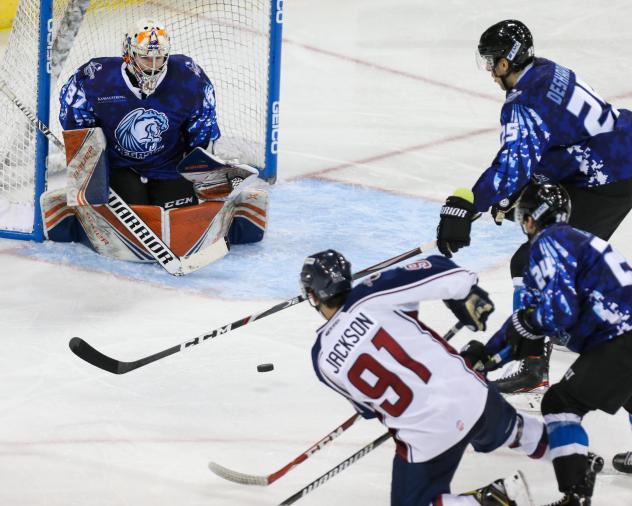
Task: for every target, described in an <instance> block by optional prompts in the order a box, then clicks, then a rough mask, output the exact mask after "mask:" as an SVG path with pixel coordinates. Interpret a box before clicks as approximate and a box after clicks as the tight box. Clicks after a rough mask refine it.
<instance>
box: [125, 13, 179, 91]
mask: <svg viewBox="0 0 632 506" xmlns="http://www.w3.org/2000/svg"><path fill="white" fill-rule="evenodd" d="M169 50H170V41H169V34H168V32H167V29H166V28H165V25H164V24H163V23H161V22H159V21H155V20H153V19H143V20H141V21H139V22H137V23H136V24H135V25H134V27H133V28H132V29H131V30H130V31H128V32H127V33H126V34H125V39H124V41H123V60H124V61H125V63H127V68H128V69H129V70H130V71H131V72H132V74H133V75H134V76H135V77H136V79H138V84H139V85H140V89H141V91H142V92H143V93H145V94H146V95H151V94H152V93H153V92H154V91H155V90H156V86H157V85H158V80H159V79H160V76H161V75H162V74H163V73H164V72H166V70H167V61H168V60H169Z"/></svg>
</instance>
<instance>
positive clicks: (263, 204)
mask: <svg viewBox="0 0 632 506" xmlns="http://www.w3.org/2000/svg"><path fill="white" fill-rule="evenodd" d="M267 223H268V192H266V191H265V190H245V191H243V192H242V193H240V194H239V196H238V197H237V201H236V205H235V213H234V215H233V222H232V224H231V226H230V229H229V231H228V242H229V243H230V244H248V243H253V242H259V241H261V240H262V239H263V236H264V234H265V231H266V227H267Z"/></svg>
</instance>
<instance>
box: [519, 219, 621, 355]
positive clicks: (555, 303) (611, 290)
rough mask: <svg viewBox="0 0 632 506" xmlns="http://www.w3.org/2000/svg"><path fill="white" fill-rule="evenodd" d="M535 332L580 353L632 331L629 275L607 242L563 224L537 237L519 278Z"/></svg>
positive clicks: (524, 301)
mask: <svg viewBox="0 0 632 506" xmlns="http://www.w3.org/2000/svg"><path fill="white" fill-rule="evenodd" d="M523 280H524V283H525V287H526V292H525V293H524V295H523V306H524V307H526V308H532V309H533V312H532V313H531V314H530V315H529V316H530V321H531V323H532V325H533V326H534V328H535V330H536V331H538V332H540V333H542V334H545V335H549V336H552V337H553V338H554V339H556V340H558V341H559V342H560V344H563V345H564V346H566V347H567V348H569V349H570V350H573V351H576V352H578V353H581V352H582V351H584V350H587V349H590V348H592V347H594V346H596V345H598V344H600V343H602V342H604V341H608V340H609V339H612V338H614V337H617V336H619V335H621V334H623V333H625V332H629V331H630V330H632V269H631V268H630V265H629V264H628V263H627V262H626V260H625V258H623V256H622V255H621V254H619V253H618V252H617V251H615V250H613V249H612V246H610V245H609V244H608V243H607V242H606V241H604V240H602V239H600V238H598V237H596V236H594V235H592V234H589V233H588V232H583V231H581V230H578V229H576V228H573V227H571V226H570V225H566V224H557V225H552V226H550V227H547V228H546V229H544V230H543V231H542V232H541V233H540V234H539V235H538V236H536V238H535V240H534V242H533V244H532V245H531V249H530V251H529V265H528V268H527V269H526V272H525V276H524V278H523Z"/></svg>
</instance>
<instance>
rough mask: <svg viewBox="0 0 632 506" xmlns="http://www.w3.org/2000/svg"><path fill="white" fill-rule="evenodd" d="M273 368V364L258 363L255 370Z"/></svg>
mask: <svg viewBox="0 0 632 506" xmlns="http://www.w3.org/2000/svg"><path fill="white" fill-rule="evenodd" d="M273 369H274V364H259V365H258V366H257V371H259V372H269V371H272V370H273Z"/></svg>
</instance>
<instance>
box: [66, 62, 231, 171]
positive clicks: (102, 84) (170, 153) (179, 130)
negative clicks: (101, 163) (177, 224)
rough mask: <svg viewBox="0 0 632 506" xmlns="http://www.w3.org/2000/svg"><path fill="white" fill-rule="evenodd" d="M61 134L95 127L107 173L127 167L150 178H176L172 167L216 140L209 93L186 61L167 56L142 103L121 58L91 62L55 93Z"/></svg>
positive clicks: (209, 85) (200, 72)
mask: <svg viewBox="0 0 632 506" xmlns="http://www.w3.org/2000/svg"><path fill="white" fill-rule="evenodd" d="M59 99H60V102H61V109H60V113H59V121H60V123H61V126H62V128H63V129H64V130H73V129H78V128H93V127H100V128H102V129H103V132H104V134H105V137H106V139H107V143H108V148H107V152H108V159H109V162H110V170H116V169H119V168H130V169H133V170H134V171H136V172H137V173H138V174H140V175H143V176H146V177H148V178H151V179H177V178H178V177H179V175H178V173H177V172H176V166H177V164H178V162H179V161H180V160H181V159H182V157H183V155H184V154H185V153H187V152H189V151H191V150H192V149H193V148H196V147H198V146H199V147H203V148H206V147H207V146H208V144H209V143H210V142H211V141H214V140H216V139H218V138H219V136H220V131H219V127H218V125H217V117H216V111H215V90H214V89H213V84H212V83H211V81H210V80H209V78H208V77H207V76H206V74H205V73H204V71H203V70H202V69H201V68H200V67H199V66H198V65H197V64H196V63H195V62H194V61H193V60H192V59H191V58H189V57H187V56H184V55H172V56H170V58H169V63H168V67H167V71H166V72H165V73H164V74H163V75H162V76H161V78H160V80H159V82H158V86H157V88H156V91H155V92H154V93H153V94H151V95H149V96H148V97H145V98H142V96H141V94H140V90H139V89H138V88H136V87H134V86H133V84H132V83H131V82H130V80H129V76H128V74H127V72H126V71H125V64H124V63H123V62H122V60H121V58H114V57H112V58H94V59H92V60H90V61H89V62H88V63H86V64H85V65H83V66H82V67H80V68H79V69H78V70H77V71H76V72H75V73H74V74H73V75H72V76H71V77H70V79H68V81H67V82H66V84H65V85H64V87H63V88H62V90H61V93H60V97H59Z"/></svg>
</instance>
